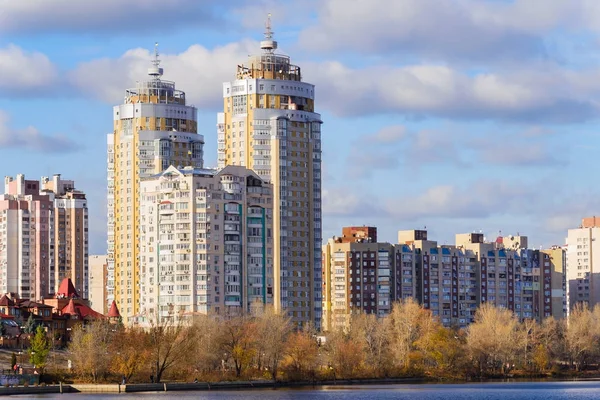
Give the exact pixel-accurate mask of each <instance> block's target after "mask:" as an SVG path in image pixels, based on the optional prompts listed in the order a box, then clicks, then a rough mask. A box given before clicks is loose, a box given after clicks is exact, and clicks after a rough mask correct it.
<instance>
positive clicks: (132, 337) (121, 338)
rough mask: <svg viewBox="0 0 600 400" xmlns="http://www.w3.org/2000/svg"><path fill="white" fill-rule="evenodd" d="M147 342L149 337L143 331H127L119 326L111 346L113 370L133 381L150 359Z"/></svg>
mask: <svg viewBox="0 0 600 400" xmlns="http://www.w3.org/2000/svg"><path fill="white" fill-rule="evenodd" d="M146 342H147V335H146V333H145V332H144V331H143V330H141V329H139V328H133V329H129V330H125V328H124V327H122V326H118V327H117V330H116V332H115V334H114V338H113V340H111V345H110V350H111V352H112V354H113V360H112V370H113V371H115V372H118V373H119V375H122V376H124V377H125V378H126V379H127V381H129V380H131V378H132V377H133V376H134V375H135V374H136V373H137V372H138V371H139V370H140V368H141V367H142V366H143V365H144V363H145V362H146V360H147V359H148V356H149V354H148V353H149V351H148V349H147V348H146Z"/></svg>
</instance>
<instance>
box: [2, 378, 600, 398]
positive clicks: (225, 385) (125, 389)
mask: <svg viewBox="0 0 600 400" xmlns="http://www.w3.org/2000/svg"><path fill="white" fill-rule="evenodd" d="M598 380H600V378H599V377H587V378H586V377H582V378H567V377H561V378H540V379H535V378H534V379H527V378H507V379H481V380H469V381H467V380H454V381H440V380H432V379H427V378H384V379H336V380H323V381H314V382H313V381H297V382H273V381H223V382H213V383H210V382H198V383H193V382H190V383H187V382H186V383H182V382H165V383H132V384H125V385H121V384H92V383H85V384H76V383H73V384H58V385H46V386H28V387H25V386H16V387H0V396H11V395H28V394H31V395H34V394H69V393H96V394H98V393H109V394H118V393H143V392H147V393H152V392H171V391H220V390H252V389H287V388H289V389H294V388H317V387H325V386H360V385H398V384H433V385H435V384H447V385H448V384H450V385H452V384H456V385H461V384H473V383H500V382H513V383H518V382H523V383H525V382H573V381H598Z"/></svg>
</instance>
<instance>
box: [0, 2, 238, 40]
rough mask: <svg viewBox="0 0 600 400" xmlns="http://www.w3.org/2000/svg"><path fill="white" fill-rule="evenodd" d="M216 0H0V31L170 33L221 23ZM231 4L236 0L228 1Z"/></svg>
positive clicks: (215, 25) (234, 3) (220, 13)
mask: <svg viewBox="0 0 600 400" xmlns="http://www.w3.org/2000/svg"><path fill="white" fill-rule="evenodd" d="M218 3H219V2H218V1H214V0H202V1H189V0H128V1H127V2H123V1H122V0H102V1H81V0H27V1H13V0H0V32H5V33H45V32H85V33H90V32H94V31H104V32H106V33H109V32H110V33H114V32H123V31H135V32H138V33H139V32H140V31H152V32H162V31H169V32H172V31H173V30H174V29H179V28H181V27H182V26H189V25H196V26H206V25H211V26H213V27H218V26H219V22H223V19H222V18H221V17H220V15H222V14H223V13H222V11H221V12H219V11H218V9H216V8H215V5H216V4H218ZM230 3H231V4H232V5H236V4H238V3H239V2H238V1H235V0H231V1H230Z"/></svg>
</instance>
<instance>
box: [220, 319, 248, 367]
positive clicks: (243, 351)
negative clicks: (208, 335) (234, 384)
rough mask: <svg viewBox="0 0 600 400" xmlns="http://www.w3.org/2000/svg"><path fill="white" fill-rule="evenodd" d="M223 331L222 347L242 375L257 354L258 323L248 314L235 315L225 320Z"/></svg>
mask: <svg viewBox="0 0 600 400" xmlns="http://www.w3.org/2000/svg"><path fill="white" fill-rule="evenodd" d="M222 332H223V335H222V337H221V348H222V350H223V351H224V353H226V354H227V357H228V358H231V359H232V361H233V364H234V367H235V376H237V377H240V376H241V375H242V372H243V371H244V369H245V368H247V367H248V366H249V365H250V363H251V362H252V359H253V358H254V356H255V355H256V340H257V324H256V322H255V321H253V320H252V319H251V318H249V317H247V316H238V317H233V318H230V319H228V320H226V321H224V322H223V326H222Z"/></svg>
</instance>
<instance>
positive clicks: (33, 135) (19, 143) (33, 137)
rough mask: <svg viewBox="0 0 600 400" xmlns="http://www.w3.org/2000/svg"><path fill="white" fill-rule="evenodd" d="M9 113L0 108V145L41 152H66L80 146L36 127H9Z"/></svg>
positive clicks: (64, 137) (62, 136) (61, 136)
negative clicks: (44, 132)
mask: <svg viewBox="0 0 600 400" xmlns="http://www.w3.org/2000/svg"><path fill="white" fill-rule="evenodd" d="M9 122H10V117H9V115H8V114H7V113H6V112H4V111H2V110H0V147H2V148H5V149H6V148H18V149H25V150H32V151H37V152H43V153H68V152H72V151H75V150H77V149H79V148H80V145H79V144H77V143H75V142H73V141H72V140H71V139H69V138H67V137H66V136H64V135H45V134H42V133H41V132H40V131H39V130H38V129H37V128H35V127H33V126H28V127H26V128H24V129H13V128H11V126H10V124H9Z"/></svg>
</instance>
